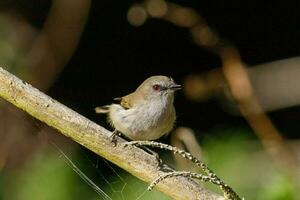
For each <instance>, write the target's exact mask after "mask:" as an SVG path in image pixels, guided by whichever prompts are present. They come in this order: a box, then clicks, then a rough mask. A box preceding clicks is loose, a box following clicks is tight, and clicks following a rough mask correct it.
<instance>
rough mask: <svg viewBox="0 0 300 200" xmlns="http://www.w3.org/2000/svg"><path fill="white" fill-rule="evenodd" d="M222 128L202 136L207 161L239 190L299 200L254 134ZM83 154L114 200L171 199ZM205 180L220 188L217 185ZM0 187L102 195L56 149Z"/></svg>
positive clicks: (34, 195) (29, 197)
mask: <svg viewBox="0 0 300 200" xmlns="http://www.w3.org/2000/svg"><path fill="white" fill-rule="evenodd" d="M218 132H219V133H217V134H216V133H214V134H212V135H213V136H209V134H207V136H205V137H204V138H203V139H202V140H201V143H202V149H203V151H204V155H205V158H204V160H205V161H206V162H207V163H208V165H209V166H210V168H211V169H213V170H214V171H215V173H216V174H217V175H219V176H220V177H221V178H222V179H223V180H224V181H225V182H226V183H228V184H229V185H230V186H232V187H233V188H234V189H235V190H236V191H237V192H238V194H240V195H241V196H243V197H244V198H245V199H252V200H256V199H257V200H260V199H261V200H296V199H297V198H298V199H299V197H297V188H296V187H295V186H294V185H293V183H292V181H290V180H289V178H288V177H287V176H285V175H284V174H282V173H281V172H280V171H279V170H278V169H276V167H274V164H273V162H272V160H271V159H270V158H269V157H268V156H267V155H266V154H265V153H264V151H263V150H262V147H261V145H260V144H259V143H258V142H257V141H256V140H254V139H253V138H251V137H249V135H251V134H250V133H247V131H245V130H237V129H234V130H227V131H218ZM52 150H53V149H52ZM85 156H86V155H85ZM82 157H84V156H83V155H82V152H81V153H78V152H74V153H72V158H71V159H72V160H76V162H75V163H76V164H78V167H79V168H81V169H82V171H84V172H85V173H87V174H88V176H89V177H90V178H91V179H92V180H94V181H95V180H96V181H95V183H96V184H97V185H99V187H100V188H101V189H102V190H103V191H104V192H105V193H106V194H107V195H109V196H110V197H111V198H112V199H114V200H132V199H143V200H148V199H149V200H153V199H162V200H164V199H168V198H167V197H165V196H164V195H163V194H161V193H160V192H158V191H155V190H154V191H152V192H148V191H146V189H147V186H148V184H146V183H143V182H142V181H140V180H138V179H136V178H135V177H132V176H131V175H130V174H128V173H126V172H124V171H122V170H120V169H119V168H117V167H115V166H113V165H112V164H109V163H108V162H101V165H109V167H108V168H109V169H110V170H107V169H105V170H103V171H101V169H100V168H99V169H97V168H95V167H94V166H92V165H93V163H92V162H88V163H87V162H86V160H85V159H83V158H82ZM78 160H79V161H81V162H78ZM82 162H84V163H82ZM82 166H84V167H82ZM98 179H100V181H99V180H98ZM98 182H99V183H98ZM100 182H101V183H100ZM205 185H206V186H207V187H209V188H210V189H213V190H214V191H216V192H218V193H220V190H219V189H218V188H217V187H215V186H213V185H211V184H205ZM0 186H1V189H0V193H1V195H0V199H1V196H2V199H4V200H11V199H14V200H53V199H63V200H71V199H72V200H76V199H78V200H79V199H92V200H96V199H103V198H102V197H101V196H99V195H97V193H96V192H95V191H93V189H92V188H91V187H89V186H88V185H87V184H86V183H85V182H84V181H83V180H82V179H81V178H80V177H79V176H78V175H77V174H76V173H75V172H74V171H72V169H71V168H70V167H69V166H68V165H67V164H66V163H65V162H64V160H63V158H61V157H60V156H59V154H58V152H55V151H54V150H53V151H42V152H39V153H37V154H36V155H35V156H34V157H33V158H32V160H30V161H29V162H28V163H27V164H26V166H24V167H22V168H20V169H18V171H17V173H11V174H4V173H2V174H1V176H0Z"/></svg>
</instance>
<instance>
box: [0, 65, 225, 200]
mask: <svg viewBox="0 0 300 200" xmlns="http://www.w3.org/2000/svg"><path fill="white" fill-rule="evenodd" d="M0 96H1V97H2V98H4V99H6V100H7V101H9V102H11V103H12V104H14V105H15V106H16V107H18V108H20V109H22V110H24V111H25V112H27V113H29V114H30V115H32V116H33V117H35V118H37V119H39V120H41V121H43V122H45V123H46V124H48V125H49V126H51V127H53V128H56V129H57V130H59V131H60V132H61V133H62V134H64V135H65V136H67V137H69V138H71V139H72V140H74V141H76V142H77V143H79V144H81V145H82V146H84V147H86V148H88V149H90V150H91V151H93V152H95V153H96V154H98V155H100V156H102V157H103V158H105V159H107V160H109V161H111V162H112V163H114V164H116V165H118V166H119V167H121V168H123V169H125V170H126V171H128V172H129V173H131V174H132V175H134V176H136V177H137V178H139V179H141V180H143V181H146V182H148V183H150V182H152V181H153V180H154V179H155V178H156V177H158V176H161V175H164V174H166V172H163V171H161V170H160V168H159V167H158V163H157V160H156V159H155V158H154V157H153V156H151V155H150V154H148V153H147V152H145V151H143V150H142V149H139V148H137V147H135V146H130V145H129V146H126V147H125V145H124V140H122V139H121V138H117V140H118V143H117V146H114V145H113V144H112V143H111V140H110V136H111V134H112V133H111V132H110V131H108V130H106V129H105V128H103V127H101V126H99V125H98V124H96V123H94V122H92V121H90V120H89V119H87V118H85V117H84V116H82V115H80V114H78V113H77V112H75V111H73V110H72V109H70V108H68V107H66V106H65V105H63V104H61V103H59V102H57V101H56V100H54V99H52V98H51V97H49V96H47V95H46V94H44V93H42V92H40V91H39V90H37V89H36V88H34V87H32V86H31V85H30V84H27V83H26V82H24V81H22V80H20V79H19V78H17V77H15V76H14V75H12V74H10V73H9V72H7V71H6V70H4V69H2V68H0ZM16 125H17V124H16ZM156 188H157V189H158V190H160V191H161V192H163V193H165V194H166V195H167V196H169V197H172V198H173V199H186V200H193V199H199V200H222V199H224V198H223V197H222V196H219V195H217V194H215V193H213V192H211V191H209V190H207V189H205V188H203V187H202V186H200V185H199V184H197V183H196V182H194V181H193V180H192V179H189V178H184V177H172V178H168V179H166V180H164V181H162V182H160V183H159V184H158V185H157V187H156Z"/></svg>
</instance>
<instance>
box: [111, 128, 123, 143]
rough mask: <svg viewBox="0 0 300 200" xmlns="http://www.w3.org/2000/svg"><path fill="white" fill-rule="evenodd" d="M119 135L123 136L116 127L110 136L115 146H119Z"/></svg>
mask: <svg viewBox="0 0 300 200" xmlns="http://www.w3.org/2000/svg"><path fill="white" fill-rule="evenodd" d="M117 136H121V133H120V132H119V131H118V130H117V129H115V130H114V131H113V133H112V135H111V136H110V139H111V143H113V145H114V146H117Z"/></svg>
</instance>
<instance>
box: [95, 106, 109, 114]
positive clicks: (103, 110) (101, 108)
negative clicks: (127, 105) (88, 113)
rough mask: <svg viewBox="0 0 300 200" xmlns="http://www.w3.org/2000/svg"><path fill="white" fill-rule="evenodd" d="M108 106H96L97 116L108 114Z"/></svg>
mask: <svg viewBox="0 0 300 200" xmlns="http://www.w3.org/2000/svg"><path fill="white" fill-rule="evenodd" d="M109 108H110V105H105V106H98V107H96V108H95V112H96V113H98V114H107V113H108V112H109Z"/></svg>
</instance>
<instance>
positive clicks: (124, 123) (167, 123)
mask: <svg viewBox="0 0 300 200" xmlns="http://www.w3.org/2000/svg"><path fill="white" fill-rule="evenodd" d="M175 118H176V114H175V109H174V106H173V103H172V102H170V103H167V104H166V103H165V102H150V103H149V102H147V103H146V102H145V103H143V104H141V105H139V106H138V107H133V108H130V109H124V108H123V107H122V106H120V105H118V104H112V105H111V107H110V112H109V119H110V122H111V123H112V125H113V126H114V127H115V128H116V129H117V130H118V131H120V132H121V133H123V134H124V135H125V136H127V137H128V138H130V139H132V140H155V139H158V138H160V137H161V136H163V135H164V134H167V133H168V132H170V131H171V130H172V128H173V125H174V121H175Z"/></svg>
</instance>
